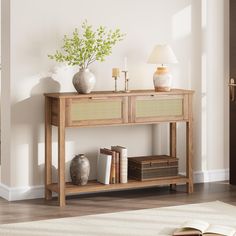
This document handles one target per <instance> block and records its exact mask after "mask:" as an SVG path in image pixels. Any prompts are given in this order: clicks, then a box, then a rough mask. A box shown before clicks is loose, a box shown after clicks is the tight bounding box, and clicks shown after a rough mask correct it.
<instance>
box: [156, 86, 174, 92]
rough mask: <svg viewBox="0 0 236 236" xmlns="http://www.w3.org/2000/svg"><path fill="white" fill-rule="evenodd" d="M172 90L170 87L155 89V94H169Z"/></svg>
mask: <svg viewBox="0 0 236 236" xmlns="http://www.w3.org/2000/svg"><path fill="white" fill-rule="evenodd" d="M170 90H171V88H170V87H155V92H169V91H170Z"/></svg>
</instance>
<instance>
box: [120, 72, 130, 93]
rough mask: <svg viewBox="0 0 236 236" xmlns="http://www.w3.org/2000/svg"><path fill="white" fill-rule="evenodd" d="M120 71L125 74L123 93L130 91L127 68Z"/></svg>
mask: <svg viewBox="0 0 236 236" xmlns="http://www.w3.org/2000/svg"><path fill="white" fill-rule="evenodd" d="M122 72H123V73H124V75H125V90H124V92H125V93H129V92H130V91H129V78H128V71H127V70H123V71H122Z"/></svg>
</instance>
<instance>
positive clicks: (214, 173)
mask: <svg viewBox="0 0 236 236" xmlns="http://www.w3.org/2000/svg"><path fill="white" fill-rule="evenodd" d="M193 179H194V183H207V182H217V181H225V180H229V170H228V169H222V170H208V171H195V172H194V174H193ZM0 196H1V197H2V198H4V199H6V200H8V201H17V200H26V199H35V198H43V197H44V186H42V185H39V186H31V187H15V188H14V187H8V186H6V185H4V184H1V183H0Z"/></svg>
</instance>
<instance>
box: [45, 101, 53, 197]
mask: <svg viewBox="0 0 236 236" xmlns="http://www.w3.org/2000/svg"><path fill="white" fill-rule="evenodd" d="M51 110H52V104H51V98H49V97H45V199H46V200H50V199H52V191H51V190H49V189H48V188H47V186H48V185H49V184H51V183H52V125H51V114H52V111H51Z"/></svg>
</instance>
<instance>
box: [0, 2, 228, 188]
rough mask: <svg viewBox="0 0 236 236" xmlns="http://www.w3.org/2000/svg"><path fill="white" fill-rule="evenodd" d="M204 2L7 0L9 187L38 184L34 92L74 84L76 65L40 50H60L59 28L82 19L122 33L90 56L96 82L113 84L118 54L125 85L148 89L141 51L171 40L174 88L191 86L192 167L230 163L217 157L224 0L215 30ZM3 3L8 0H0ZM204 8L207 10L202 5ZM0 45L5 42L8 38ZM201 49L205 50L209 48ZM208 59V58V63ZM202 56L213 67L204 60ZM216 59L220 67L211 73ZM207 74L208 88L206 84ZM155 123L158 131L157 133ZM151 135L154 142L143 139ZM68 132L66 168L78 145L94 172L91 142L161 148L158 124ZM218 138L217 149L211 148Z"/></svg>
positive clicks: (38, 114) (39, 130) (103, 86)
mask: <svg viewBox="0 0 236 236" xmlns="http://www.w3.org/2000/svg"><path fill="white" fill-rule="evenodd" d="M205 1H206V0H202V1H200V0H199V1H196V0H175V1H173V0H149V1H144V0H139V1H136V0H112V1H111V0H100V1H93V0H50V1H48V0H41V1H32V0H21V1H18V0H11V8H10V10H11V17H10V20H11V22H10V23H11V31H10V32H11V35H10V36H11V41H10V49H11V53H10V52H9V51H7V50H6V51H5V53H6V55H8V54H9V53H10V54H9V55H11V58H10V61H8V64H7V65H6V68H8V67H9V66H10V67H9V68H10V70H8V74H6V75H5V76H4V78H3V81H2V85H3V86H4V87H6V88H8V86H9V83H10V92H9V91H8V90H6V93H7V94H5V96H6V99H7V98H8V96H10V98H11V113H10V111H8V108H7V107H3V104H2V111H5V110H6V111H7V115H8V114H9V115H11V119H10V121H11V123H10V125H9V126H8V120H6V117H5V116H3V117H2V119H4V117H5V121H4V120H3V122H2V128H3V126H4V127H5V130H6V131H7V130H8V131H9V132H8V133H4V138H6V140H8V138H10V143H11V149H10V150H11V153H9V142H7V144H6V146H5V147H4V146H3V148H4V150H3V151H2V154H4V155H3V158H4V159H7V160H8V161H7V163H6V165H7V166H9V163H10V171H9V172H8V176H7V178H5V179H4V178H3V179H2V180H3V183H4V184H6V185H8V186H11V187H19V186H37V185H41V184H42V183H43V176H44V173H43V169H44V128H43V122H44V115H43V107H44V101H43V95H42V94H43V93H45V92H53V91H74V88H73V86H72V83H71V77H72V76H73V73H74V72H75V71H76V68H68V67H63V66H59V65H58V64H57V63H55V62H53V61H50V60H49V59H48V58H47V55H48V54H49V53H53V52H54V51H55V50H56V49H57V48H59V47H60V45H61V43H62V37H63V35H64V34H69V33H71V32H72V31H73V29H74V28H75V27H79V25H80V24H81V23H82V21H83V20H84V19H87V20H88V21H89V23H91V24H92V25H94V27H97V26H99V25H101V24H102V25H106V26H107V27H110V28H115V27H119V28H120V29H121V30H122V31H123V32H125V33H127V36H126V39H125V40H124V41H123V42H121V43H120V44H119V45H117V46H116V47H115V49H114V50H113V54H112V55H111V56H110V57H108V58H107V60H106V62H104V63H95V64H94V65H93V66H92V67H91V69H92V70H93V71H94V73H95V74H96V76H97V83H96V87H95V90H112V89H113V86H114V85H113V83H114V81H113V80H112V78H111V68H112V67H117V66H120V67H121V66H122V62H123V58H124V57H125V56H127V57H128V64H129V71H130V77H131V81H130V88H131V89H146V88H152V87H153V85H152V74H153V72H154V70H155V66H153V65H148V64H147V63H146V61H147V57H148V55H149V53H150V52H151V50H152V48H153V46H154V45H155V44H157V43H166V42H167V43H170V44H171V46H172V48H173V50H174V52H175V54H176V56H177V57H178V60H179V64H178V65H175V66H172V67H171V69H172V72H173V75H174V87H179V88H186V89H194V90H196V93H195V99H194V119H195V124H194V154H195V155H194V169H195V170H197V171H202V170H216V169H217V170H218V169H226V168H228V162H227V161H226V160H227V158H228V157H227V156H225V157H224V148H225V144H224V139H223V133H224V117H223V109H224V102H223V101H224V98H225V97H224V91H223V89H224V85H223V82H222V78H224V77H222V76H225V73H226V67H227V65H225V64H222V60H221V59H219V58H222V57H223V56H225V55H224V53H225V50H224V39H223V36H222V35H223V33H224V29H225V26H224V24H223V23H221V20H224V17H225V14H227V9H226V10H225V9H224V4H225V3H227V2H228V1H224V0H217V1H215V0H214V1H213V0H212V1H211V4H213V5H214V9H216V11H217V17H216V16H215V15H211V16H212V17H213V18H214V17H216V18H218V21H219V22H218V21H217V23H218V29H217V30H216V29H215V28H214V29H215V30H212V31H211V30H209V31H207V32H206V30H205V28H202V24H203V22H202V8H203V6H204V2H205ZM3 2H7V1H6V0H3ZM202 2H203V4H202ZM213 2H214V3H213ZM222 6H223V8H222ZM207 9H208V10H209V6H208V7H207ZM225 12H226V13H225ZM6 17H7V16H6ZM213 18H212V19H213ZM209 20H210V19H209ZM208 23H209V21H208ZM211 24H212V25H214V24H213V23H211ZM208 27H211V25H208ZM5 30H7V29H6V28H5ZM212 34H213V35H214V36H217V35H220V39H219V40H215V43H214V44H210V40H211V37H212ZM204 37H205V38H206V41H207V43H206V45H204V43H203V42H204V40H203V38H204ZM5 43H6V44H7V41H5ZM219 46H221V49H220V50H217V56H216V55H215V52H214V51H216V50H215V49H216V48H218V47H219ZM205 47H208V48H209V49H207V50H208V51H207V50H205V49H206V48H205ZM204 53H206V54H207V53H209V55H210V56H209V57H207V59H206V60H207V66H208V69H207V70H205V71H204V68H205V66H204V63H203V62H204V60H202V59H203V55H204ZM9 55H8V56H9ZM210 58H211V59H214V60H213V61H212V64H211V62H210V61H211V59H210ZM210 64H211V66H212V67H211V66H209V65H210ZM7 66H8V67H7ZM55 66H56V68H55ZM215 66H217V68H219V70H218V71H215V72H214V73H211V72H212V71H213V70H214V68H215ZM10 72H11V74H10ZM206 75H207V76H206ZM204 76H205V77H204ZM204 79H207V81H208V82H207V83H206V87H204V86H203V85H204V83H205V82H204ZM213 79H214V86H212V84H211V83H210V81H212V80H213ZM4 81H5V82H4ZM9 81H10V82H9ZM123 85H124V83H123V81H122V80H120V81H119V87H120V88H123ZM216 87H217V90H215V89H216ZM206 88H207V91H208V92H209V93H208V94H206V91H205V90H206ZM216 91H217V94H216V93H215V92H216ZM203 92H204V94H203ZM203 96H205V97H208V99H207V102H208V103H207V107H204V98H203ZM215 97H217V101H220V102H219V103H217V105H215V100H214V98H215ZM6 102H7V101H6ZM206 109H208V110H206ZM202 111H203V113H202ZM2 113H3V112H2ZM215 117H218V118H217V120H214V122H211V121H212V119H213V118H214V119H215ZM208 119H210V120H208ZM204 122H205V123H204ZM5 123H6V124H7V126H5ZM204 125H205V126H204ZM216 128H217V129H218V128H219V129H218V130H220V131H219V132H220V133H221V135H218V136H216V133H215V132H216V131H215V130H216ZM54 131H55V130H54ZM156 131H161V135H160V133H157V132H156ZM178 131H179V133H178V136H179V138H180V141H179V142H178V154H179V156H181V166H182V168H181V169H182V170H183V166H184V163H183V162H184V161H183V158H184V157H185V149H184V148H185V145H184V142H183V139H184V138H185V135H183V131H184V127H183V125H178ZM54 133H55V132H54ZM114 133H115V135H114ZM153 134H154V136H155V141H156V144H155V145H154V143H152V141H151V140H152V136H153ZM205 135H207V137H206V138H204V136H205ZM66 137H67V143H66V150H67V154H66V157H67V168H68V165H69V161H70V160H71V158H72V157H73V156H74V155H75V154H76V153H86V154H87V155H88V157H89V158H90V161H91V163H92V173H91V178H94V177H95V162H96V161H95V156H96V152H97V149H98V148H99V147H104V146H106V147H109V146H110V145H114V144H121V145H124V146H127V147H128V149H129V155H131V156H133V155H146V154H151V153H152V151H153V150H154V152H155V153H160V152H162V153H163V152H167V150H168V145H167V144H166V140H167V138H168V135H167V134H166V126H165V125H162V126H156V127H154V126H153V127H152V126H139V127H132V126H130V127H112V128H111V127H106V128H104V127H103V128H86V129H85V128H83V129H73V130H72V129H68V131H67V134H66ZM53 140H54V144H53V150H54V153H53V159H54V164H55V166H56V154H57V151H56V134H54V138H53ZM8 141H9V140H8ZM206 143H207V145H208V146H207V149H206ZM137 144H138V145H137ZM216 145H217V149H216V150H215V151H214V150H213V149H215V146H216ZM3 163H4V162H3Z"/></svg>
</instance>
